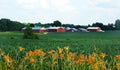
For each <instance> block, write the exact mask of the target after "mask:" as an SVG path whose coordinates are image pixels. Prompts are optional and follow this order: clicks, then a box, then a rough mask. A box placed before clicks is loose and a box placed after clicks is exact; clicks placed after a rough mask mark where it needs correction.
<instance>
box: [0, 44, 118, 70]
mask: <svg viewBox="0 0 120 70" xmlns="http://www.w3.org/2000/svg"><path fill="white" fill-rule="evenodd" d="M69 49H70V47H69V46H65V47H64V48H58V49H56V50H54V49H51V50H49V51H43V50H42V49H35V50H29V51H26V48H24V47H22V46H20V47H19V50H18V51H17V50H14V51H17V52H15V56H11V54H6V53H5V52H4V51H2V48H0V64H1V65H0V70H8V69H10V70H23V69H24V70H119V69H120V54H118V55H115V56H108V55H107V54H106V53H104V52H100V53H99V52H98V51H99V50H98V48H96V47H94V49H93V52H92V53H91V54H89V55H85V54H83V53H77V52H70V51H69ZM11 51H13V50H11ZM18 57H19V58H18Z"/></svg>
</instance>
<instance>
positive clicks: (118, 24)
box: [115, 19, 120, 30]
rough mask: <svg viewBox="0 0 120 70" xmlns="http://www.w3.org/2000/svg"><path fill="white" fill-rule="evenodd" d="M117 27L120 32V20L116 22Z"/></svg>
mask: <svg viewBox="0 0 120 70" xmlns="http://www.w3.org/2000/svg"><path fill="white" fill-rule="evenodd" d="M115 27H116V29H117V30H120V20H119V19H117V20H116V21H115Z"/></svg>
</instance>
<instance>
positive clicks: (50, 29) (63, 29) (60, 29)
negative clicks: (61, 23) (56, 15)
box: [47, 27, 66, 32]
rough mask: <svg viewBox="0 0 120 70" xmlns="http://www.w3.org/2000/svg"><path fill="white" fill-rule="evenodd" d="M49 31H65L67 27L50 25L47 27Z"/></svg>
mask: <svg viewBox="0 0 120 70" xmlns="http://www.w3.org/2000/svg"><path fill="white" fill-rule="evenodd" d="M47 31H48V32H65V31H66V29H65V28H64V27H49V28H47Z"/></svg>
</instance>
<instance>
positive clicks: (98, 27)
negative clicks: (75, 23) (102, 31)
mask: <svg viewBox="0 0 120 70" xmlns="http://www.w3.org/2000/svg"><path fill="white" fill-rule="evenodd" d="M98 28H99V27H88V28H87V29H98Z"/></svg>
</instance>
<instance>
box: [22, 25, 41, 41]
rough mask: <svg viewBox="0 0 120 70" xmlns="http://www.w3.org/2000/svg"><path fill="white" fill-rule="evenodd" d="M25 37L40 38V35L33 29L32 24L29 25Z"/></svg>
mask: <svg viewBox="0 0 120 70" xmlns="http://www.w3.org/2000/svg"><path fill="white" fill-rule="evenodd" d="M23 39H39V37H38V35H37V34H35V33H34V32H33V31H32V28H31V27H30V26H27V27H26V29H25V32H24V35H23Z"/></svg>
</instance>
